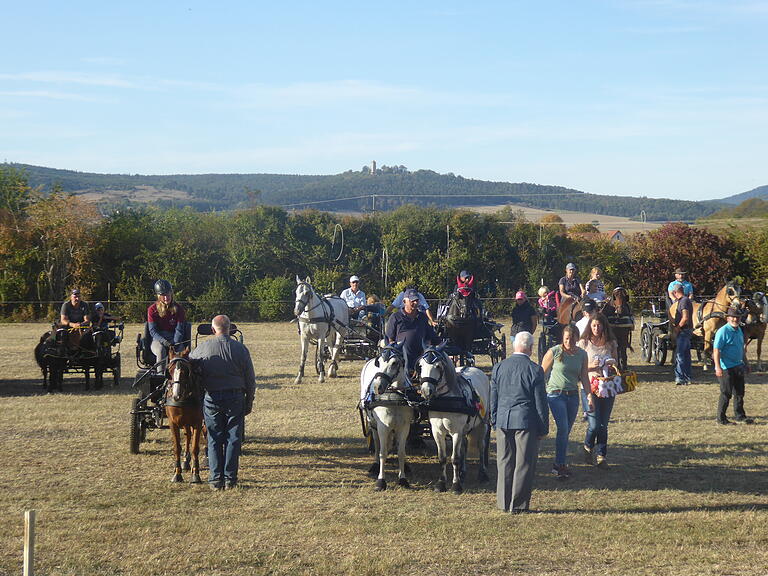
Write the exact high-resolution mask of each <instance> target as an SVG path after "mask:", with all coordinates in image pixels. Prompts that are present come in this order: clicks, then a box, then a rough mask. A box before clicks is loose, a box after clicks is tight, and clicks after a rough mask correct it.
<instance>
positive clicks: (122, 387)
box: [0, 374, 136, 397]
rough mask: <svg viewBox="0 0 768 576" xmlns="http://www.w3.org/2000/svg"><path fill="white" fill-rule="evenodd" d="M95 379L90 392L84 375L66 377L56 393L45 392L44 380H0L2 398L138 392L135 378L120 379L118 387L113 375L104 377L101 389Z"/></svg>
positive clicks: (130, 393)
mask: <svg viewBox="0 0 768 576" xmlns="http://www.w3.org/2000/svg"><path fill="white" fill-rule="evenodd" d="M94 383H95V379H94V377H93V375H91V384H90V390H86V389H85V379H84V378H83V376H82V374H77V375H74V374H72V375H70V374H68V375H65V376H64V382H63V384H62V390H61V392H59V391H58V390H57V391H55V392H50V393H49V392H46V391H45V390H43V379H42V377H40V378H23V379H10V378H0V397H10V396H44V395H48V394H51V395H55V394H76V395H97V394H110V395H111V394H116V395H120V396H134V395H136V390H134V389H132V388H131V386H132V385H133V378H120V383H119V385H118V386H114V384H113V378H112V375H111V374H105V375H104V385H103V386H102V387H101V388H100V389H98V390H97V389H95V388H94Z"/></svg>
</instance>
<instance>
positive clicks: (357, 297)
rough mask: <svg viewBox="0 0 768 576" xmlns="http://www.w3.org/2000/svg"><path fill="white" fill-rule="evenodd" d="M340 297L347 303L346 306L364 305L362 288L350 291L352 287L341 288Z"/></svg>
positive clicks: (356, 306)
mask: <svg viewBox="0 0 768 576" xmlns="http://www.w3.org/2000/svg"><path fill="white" fill-rule="evenodd" d="M341 298H342V299H343V300H344V301H345V302H346V303H347V307H348V308H358V307H360V306H365V292H363V291H362V290H358V291H357V292H352V288H347V289H346V290H342V292H341Z"/></svg>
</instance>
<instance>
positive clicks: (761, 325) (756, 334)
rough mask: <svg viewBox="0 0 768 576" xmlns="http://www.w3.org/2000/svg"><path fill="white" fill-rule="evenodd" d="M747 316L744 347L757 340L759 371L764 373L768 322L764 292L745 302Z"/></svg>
mask: <svg viewBox="0 0 768 576" xmlns="http://www.w3.org/2000/svg"><path fill="white" fill-rule="evenodd" d="M744 308H745V311H746V316H745V318H744V325H743V326H742V330H743V331H744V347H745V348H746V347H747V346H749V344H750V342H752V341H753V340H757V370H758V372H762V371H763V362H762V359H761V355H762V351H763V338H765V328H766V322H768V298H766V296H765V293H764V292H755V293H754V294H753V295H752V297H751V298H747V299H745V300H744Z"/></svg>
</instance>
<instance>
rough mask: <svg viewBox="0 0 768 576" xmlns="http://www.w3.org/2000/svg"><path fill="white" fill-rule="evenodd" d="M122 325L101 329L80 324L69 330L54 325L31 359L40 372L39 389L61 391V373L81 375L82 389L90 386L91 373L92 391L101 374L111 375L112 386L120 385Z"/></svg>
mask: <svg viewBox="0 0 768 576" xmlns="http://www.w3.org/2000/svg"><path fill="white" fill-rule="evenodd" d="M123 329H124V324H123V323H112V324H109V325H105V326H101V327H93V326H90V325H88V324H83V325H82V326H81V327H80V328H69V327H66V326H58V325H56V324H54V325H53V326H52V328H51V331H50V332H47V333H46V334H44V335H43V338H41V340H40V343H39V344H38V346H37V347H36V349H35V357H36V359H37V362H38V364H39V365H40V368H41V370H42V372H43V386H44V387H45V388H46V389H47V390H48V391H52V390H54V389H58V390H61V389H62V386H63V381H64V375H65V374H82V375H83V379H84V380H85V389H86V390H89V389H90V387H91V373H92V372H93V375H94V379H95V388H97V389H99V388H101V387H102V385H103V378H104V374H111V375H112V381H113V384H114V386H117V385H118V384H119V383H120V376H121V370H120V362H121V357H120V343H121V342H122V341H123Z"/></svg>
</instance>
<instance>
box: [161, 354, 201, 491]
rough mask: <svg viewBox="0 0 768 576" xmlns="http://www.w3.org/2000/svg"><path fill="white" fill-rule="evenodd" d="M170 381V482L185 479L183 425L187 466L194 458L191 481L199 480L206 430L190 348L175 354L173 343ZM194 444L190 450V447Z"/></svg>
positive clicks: (168, 372)
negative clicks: (172, 461) (173, 465)
mask: <svg viewBox="0 0 768 576" xmlns="http://www.w3.org/2000/svg"><path fill="white" fill-rule="evenodd" d="M166 375H167V378H168V385H167V387H166V391H165V413H166V415H167V416H168V423H169V425H170V429H171V440H172V441H173V455H174V457H175V459H176V469H175V471H174V474H173V478H172V479H171V482H183V481H184V478H183V477H182V475H181V471H182V464H181V429H182V428H183V429H184V436H185V438H186V443H185V451H184V466H183V469H184V470H189V469H190V460H191V461H192V467H191V468H192V480H191V481H190V483H192V484H200V483H201V482H202V481H201V480H200V461H199V454H200V438H201V436H202V432H203V406H202V394H201V391H200V385H199V383H198V380H197V377H196V376H195V373H194V371H193V369H192V362H191V361H190V360H189V348H186V349H184V351H183V352H181V354H176V352H175V351H174V349H173V347H170V348H169V353H168V368H167V369H166ZM190 444H191V451H190Z"/></svg>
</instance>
